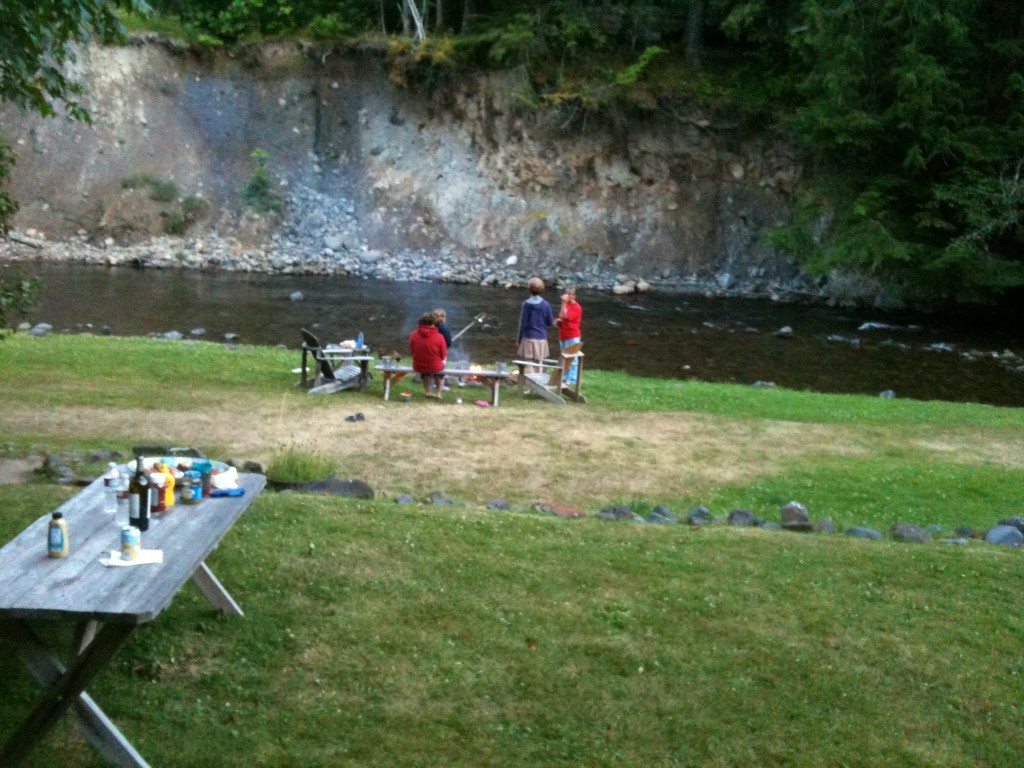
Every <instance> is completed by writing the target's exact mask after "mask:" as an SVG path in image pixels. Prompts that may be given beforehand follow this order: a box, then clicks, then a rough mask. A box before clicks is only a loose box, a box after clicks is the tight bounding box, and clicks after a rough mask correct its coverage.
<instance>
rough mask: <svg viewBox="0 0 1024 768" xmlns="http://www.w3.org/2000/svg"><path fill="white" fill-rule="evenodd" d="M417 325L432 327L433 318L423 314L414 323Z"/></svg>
mask: <svg viewBox="0 0 1024 768" xmlns="http://www.w3.org/2000/svg"><path fill="white" fill-rule="evenodd" d="M416 324H417V325H433V324H434V318H433V316H432V315H431V314H430V313H429V312H424V313H423V314H422V315H420V319H419V320H417V321H416Z"/></svg>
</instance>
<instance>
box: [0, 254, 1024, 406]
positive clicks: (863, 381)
mask: <svg viewBox="0 0 1024 768" xmlns="http://www.w3.org/2000/svg"><path fill="white" fill-rule="evenodd" d="M27 271H29V272H30V273H32V274H35V275H37V276H39V277H40V278H41V279H42V281H43V285H42V292H41V298H40V302H39V306H38V309H37V311H36V312H35V313H34V319H36V320H38V321H42V322H47V323H49V324H51V325H53V326H54V328H55V329H56V330H57V331H69V332H83V331H92V332H100V331H101V330H104V332H106V330H105V329H109V331H110V332H112V333H114V334H116V335H123V336H133V335H146V334H153V333H164V332H168V331H172V330H176V331H179V332H181V333H182V334H184V335H185V336H188V335H189V334H190V333H191V332H192V331H193V329H200V328H201V329H205V333H204V334H203V335H202V336H200V337H199V338H202V339H205V340H208V341H221V340H223V339H224V337H225V335H226V334H238V335H239V337H240V338H241V341H242V342H243V343H251V344H268V345H276V344H281V345H285V346H287V347H290V348H296V349H297V348H298V345H299V341H300V339H299V329H300V328H302V327H306V328H310V329H312V330H313V331H314V332H315V333H316V334H317V335H318V336H319V338H320V339H321V341H322V342H325V343H326V342H335V341H340V340H342V339H350V338H355V336H356V335H357V334H358V333H360V332H362V333H363V334H364V335H365V337H366V339H367V342H368V343H369V344H370V345H371V347H372V348H373V349H374V351H375V352H384V353H386V352H391V351H392V350H397V351H400V352H403V353H406V350H407V337H408V334H409V332H410V331H411V330H412V328H413V327H414V326H415V322H416V318H417V317H418V316H419V314H421V313H422V312H424V311H428V310H430V309H433V308H434V307H444V308H445V309H446V311H447V312H448V326H449V328H450V329H451V330H452V332H453V333H455V332H457V331H459V330H461V329H462V328H463V327H464V326H465V325H467V324H469V323H472V322H473V319H474V317H476V316H477V315H479V314H486V318H485V319H484V321H483V322H482V323H474V324H473V327H472V328H470V330H468V331H467V332H466V333H465V335H464V336H463V337H462V338H461V339H460V340H459V341H458V342H456V345H455V350H454V356H456V357H459V356H461V357H464V358H468V359H469V360H470V361H471V362H479V363H489V362H494V361H496V360H511V359H512V358H513V357H514V351H515V336H516V326H517V321H518V314H519V304H520V302H521V301H522V300H523V298H525V296H526V292H525V291H524V290H505V289H503V288H485V287H478V286H465V285H453V284H445V283H388V282H379V281H372V280H362V279H351V278H340V277H320V276H294V275H264V274H245V273H232V272H216V273H212V272H196V271H187V270H138V269H126V268H117V269H114V268H105V267H95V266H80V265H67V264H37V265H31V266H30V267H28V268H27ZM5 272H9V270H4V271H0V276H3V275H4V274H5ZM296 292H300V293H301V294H302V297H303V298H302V299H301V300H293V298H292V295H293V294H294V293H296ZM547 298H548V299H549V300H551V301H552V303H553V305H554V306H555V309H556V310H557V295H555V292H554V291H551V292H550V293H549V295H548V296H547ZM579 299H580V303H581V304H582V305H583V307H584V323H583V339H584V344H585V351H586V355H587V358H586V364H587V367H588V368H597V369H602V370H609V371H626V372H629V373H632V374H635V375H640V376H653V377H665V378H676V379H697V380H701V381H714V382H734V383H739V384H754V383H755V382H772V383H774V384H775V385H776V386H780V387H787V388H790V389H797V390H813V391H817V392H835V393H860V394H868V395H875V396H877V395H879V394H880V393H881V392H883V391H886V390H892V391H893V392H895V394H896V396H897V397H905V398H914V399H922V400H950V401H955V402H976V403H988V404H992V405H1004V406H1014V407H1020V406H1024V374H1021V373H1017V372H1014V371H1013V370H1011V366H1008V365H1007V364H1006V363H1005V362H1004V361H1001V360H1000V359H998V358H997V355H998V354H999V353H1002V352H1003V351H1004V350H1007V349H1010V350H1012V351H1013V352H1015V353H1017V354H1019V355H1024V328H1021V327H1020V325H1019V324H1018V325H1017V326H1013V327H1011V326H1007V325H1006V324H999V323H993V322H991V321H989V322H971V323H968V322H963V321H956V320H953V319H949V318H939V317H932V316H928V315H912V314H905V313H901V314H892V313H882V312H879V311H864V310H850V309H834V308H827V307H808V306H799V305H786V304H777V303H772V302H769V301H763V300H752V299H732V298H730V299H723V298H705V297H702V296H681V295H662V294H658V293H653V294H649V295H644V296H628V297H619V296H612V295H609V294H598V293H593V294H591V293H587V292H581V294H580V296H579ZM787 326H788V327H789V328H791V329H792V336H791V337H790V338H783V337H781V336H779V335H778V332H779V331H780V329H782V328H784V327H787ZM554 339H555V335H554V334H552V345H553V346H556V342H555V341H554ZM296 362H298V360H297V359H296ZM1019 364H1020V363H1019V362H1018V365H1019Z"/></svg>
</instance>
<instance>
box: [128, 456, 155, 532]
mask: <svg viewBox="0 0 1024 768" xmlns="http://www.w3.org/2000/svg"><path fill="white" fill-rule="evenodd" d="M145 465H146V459H145V457H144V456H136V457H135V474H134V475H132V479H131V480H130V481H129V483H128V524H129V525H134V526H135V527H136V528H138V529H139V530H140V531H145V530H147V529H148V528H149V507H150V499H149V478H148V477H147V476H146V470H145Z"/></svg>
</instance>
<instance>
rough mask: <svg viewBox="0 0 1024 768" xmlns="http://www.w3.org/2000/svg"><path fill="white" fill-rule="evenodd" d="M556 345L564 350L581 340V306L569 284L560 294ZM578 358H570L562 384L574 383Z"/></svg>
mask: <svg viewBox="0 0 1024 768" xmlns="http://www.w3.org/2000/svg"><path fill="white" fill-rule="evenodd" d="M555 322H556V323H557V324H558V345H559V347H561V349H562V350H563V351H564V350H565V348H566V347H571V346H573V345H574V344H579V343H580V341H582V337H581V336H580V323H582V322H583V307H581V306H580V303H579V302H578V301H577V300H576V286H574V285H570V286H567V287H566V289H565V293H563V294H562V307H561V309H559V310H558V319H557V320H556V321H555ZM579 363H580V361H579V358H577V357H574V358H573V359H572V365H570V366H569V370H568V371H566V373H565V376H564V377H563V378H562V383H563V384H575V383H576V379H577V377H578V375H579Z"/></svg>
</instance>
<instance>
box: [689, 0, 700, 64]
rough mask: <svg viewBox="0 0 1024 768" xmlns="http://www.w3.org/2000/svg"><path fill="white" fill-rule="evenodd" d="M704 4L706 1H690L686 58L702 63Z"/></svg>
mask: <svg viewBox="0 0 1024 768" xmlns="http://www.w3.org/2000/svg"><path fill="white" fill-rule="evenodd" d="M704 3H705V0H690V8H689V13H687V16H686V58H688V59H689V60H690V61H692V62H694V63H700V57H701V53H703V48H704Z"/></svg>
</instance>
